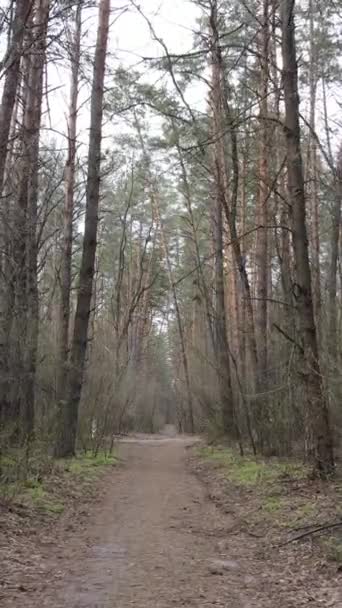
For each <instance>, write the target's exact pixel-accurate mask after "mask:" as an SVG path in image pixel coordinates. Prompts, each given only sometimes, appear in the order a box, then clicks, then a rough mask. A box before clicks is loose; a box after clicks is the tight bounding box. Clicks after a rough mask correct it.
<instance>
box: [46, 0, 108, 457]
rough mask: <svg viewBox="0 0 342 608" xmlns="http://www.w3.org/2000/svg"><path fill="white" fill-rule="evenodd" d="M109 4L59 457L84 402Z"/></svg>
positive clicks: (96, 80) (72, 445)
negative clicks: (83, 390)
mask: <svg viewBox="0 0 342 608" xmlns="http://www.w3.org/2000/svg"><path fill="white" fill-rule="evenodd" d="M109 14H110V0H101V2H100V6H99V23H98V30H97V40H96V48H95V59H94V75H93V85H92V93H91V116H90V135H89V151H88V176H87V185H86V215H85V228H84V238H83V249H82V259H81V268H80V275H79V287H78V294H77V306H76V314H75V324H74V333H73V340H72V347H71V357H70V366H69V370H68V377H67V390H66V399H65V400H63V403H62V408H61V409H62V416H61V418H62V420H61V430H60V433H59V437H58V443H57V446H56V455H57V456H59V457H68V456H72V455H74V454H75V450H76V436H77V423H78V410H79V402H80V399H81V391H82V382H83V374H84V365H85V356H86V350H87V341H88V325H89V316H90V306H91V297H92V289H93V276H94V267H95V254H96V245H97V226H98V208H99V198H100V170H101V138H102V116H103V96H104V76H105V65H106V52H107V43H108V30H109Z"/></svg>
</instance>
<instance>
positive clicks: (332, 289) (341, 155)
mask: <svg viewBox="0 0 342 608" xmlns="http://www.w3.org/2000/svg"><path fill="white" fill-rule="evenodd" d="M334 177H335V200H334V205H333V209H332V214H331V216H332V217H331V245H330V247H331V249H330V266H329V275H328V315H329V316H328V350H329V354H330V362H331V365H332V366H333V367H334V366H338V349H337V344H338V339H337V334H338V331H337V302H336V295H337V267H338V258H339V242H340V233H341V217H342V215H341V206H342V146H340V149H339V152H338V155H337V161H336V172H335V176H334Z"/></svg>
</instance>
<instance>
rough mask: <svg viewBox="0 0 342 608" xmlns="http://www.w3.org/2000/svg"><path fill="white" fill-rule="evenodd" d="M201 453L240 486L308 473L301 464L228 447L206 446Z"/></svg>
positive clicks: (201, 449) (200, 450)
mask: <svg viewBox="0 0 342 608" xmlns="http://www.w3.org/2000/svg"><path fill="white" fill-rule="evenodd" d="M199 455H200V456H201V457H202V458H205V459H206V460H209V461H211V462H216V463H218V464H219V465H221V466H222V468H223V469H224V472H225V474H226V476H227V478H228V479H229V480H230V481H231V482H233V483H236V484H237V485H239V486H254V485H257V484H264V483H268V482H270V483H273V482H275V481H277V480H280V479H282V478H287V477H288V478H291V479H300V478H302V477H304V476H305V474H306V472H305V467H304V466H303V465H301V464H298V463H292V462H281V461H275V460H274V461H273V460H270V461H266V460H261V459H260V460H256V459H253V458H250V457H248V456H243V457H242V456H239V455H237V454H235V453H234V452H233V450H230V449H228V448H212V447H204V448H200V449H199Z"/></svg>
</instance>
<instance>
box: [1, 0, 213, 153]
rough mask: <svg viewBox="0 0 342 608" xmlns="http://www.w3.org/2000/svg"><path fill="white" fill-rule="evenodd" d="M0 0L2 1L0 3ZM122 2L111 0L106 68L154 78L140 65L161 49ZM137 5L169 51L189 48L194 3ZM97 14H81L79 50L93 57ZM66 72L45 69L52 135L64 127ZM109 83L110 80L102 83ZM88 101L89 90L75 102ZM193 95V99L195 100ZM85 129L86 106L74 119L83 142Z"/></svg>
mask: <svg viewBox="0 0 342 608" xmlns="http://www.w3.org/2000/svg"><path fill="white" fill-rule="evenodd" d="M0 1H1V0H0ZM124 4H125V0H123V1H120V0H112V24H111V28H110V38H109V49H108V50H109V56H108V59H107V68H109V69H110V70H111V71H113V70H115V68H116V67H117V66H119V65H123V66H124V67H126V68H127V69H130V68H131V69H139V70H141V71H142V72H144V77H145V78H148V79H150V80H151V79H152V81H153V79H155V80H158V79H159V78H160V74H156V72H154V73H152V72H151V71H149V70H148V67H147V65H146V64H144V63H143V62H142V58H144V57H159V56H161V55H163V49H162V47H161V45H160V44H159V43H158V42H156V41H154V40H153V39H152V37H151V33H150V31H149V26H148V23H147V22H146V20H145V19H144V18H143V16H142V15H140V14H139V12H138V11H137V10H136V9H135V8H134V7H133V6H132V7H130V8H129V9H128V10H126V11H125V12H122V11H120V8H121V7H123V6H124ZM140 7H141V10H142V11H143V13H144V14H145V15H146V17H147V18H148V19H149V21H151V23H152V24H153V27H154V29H155V32H156V34H157V35H158V36H159V37H161V38H163V40H164V41H165V43H166V45H167V47H168V49H169V51H170V52H171V53H184V52H187V51H190V50H191V47H192V42H193V30H194V29H195V28H196V18H197V17H198V16H199V14H200V11H199V9H198V7H196V6H195V5H194V3H193V2H191V1H189V0H140ZM96 27H97V11H95V10H92V11H87V12H84V26H83V30H84V32H83V33H84V37H83V42H82V44H83V47H84V48H87V49H88V50H89V49H90V51H91V53H92V54H93V51H94V44H95V38H96ZM69 79H70V74H69V69H68V66H67V65H66V66H65V67H64V66H61V65H59V66H58V68H56V67H55V66H54V65H51V66H50V69H49V89H50V90H51V89H55V92H54V93H53V94H52V95H50V98H49V106H50V108H49V109H50V113H49V116H48V117H47V122H48V124H47V126H49V125H50V126H51V127H52V128H53V129H54V131H56V133H54V134H53V137H56V138H57V139H58V141H60V138H59V137H58V135H57V132H61V133H63V132H64V133H65V132H66V130H65V124H66V117H67V110H68V99H69ZM107 83H108V85H109V84H110V81H108V80H107ZM87 97H89V88H84V87H83V89H82V91H81V97H80V103H81V105H83V103H84V101H85V99H86V98H87ZM197 97H198V100H197ZM203 97H204V95H203V94H202V92H201V93H199V94H197V93H196V92H195V93H193V95H192V99H191V101H192V104H193V105H197V103H198V104H202V103H203ZM88 127H89V106H84V107H83V110H82V111H81V113H80V116H79V129H80V133H79V136H80V138H81V139H82V141H84V142H85V141H86V138H87V135H86V133H87V129H88Z"/></svg>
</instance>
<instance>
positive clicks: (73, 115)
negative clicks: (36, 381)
mask: <svg viewBox="0 0 342 608" xmlns="http://www.w3.org/2000/svg"><path fill="white" fill-rule="evenodd" d="M81 31H82V4H81V2H79V3H78V4H77V7H76V15H75V32H74V39H73V43H72V57H71V61H72V65H71V87H70V108H69V120H68V158H67V161H66V165H65V198H64V216H63V250H62V260H61V305H60V309H59V314H60V317H59V334H60V336H59V362H58V366H59V370H58V372H57V401H61V399H63V397H64V390H65V380H66V377H67V361H68V355H69V329H70V291H71V267H72V238H73V211H74V188H75V171H76V146H77V142H76V136H77V113H78V107H77V103H78V90H79V72H80V52H81Z"/></svg>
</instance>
